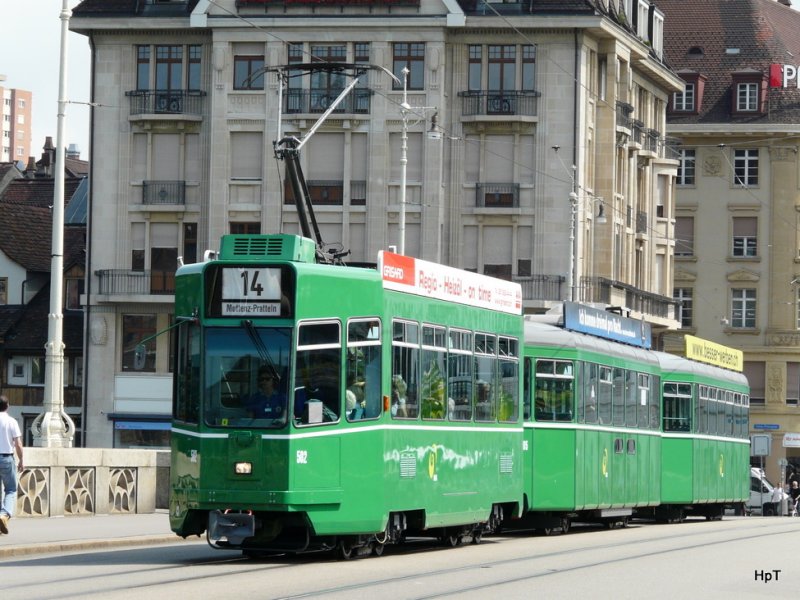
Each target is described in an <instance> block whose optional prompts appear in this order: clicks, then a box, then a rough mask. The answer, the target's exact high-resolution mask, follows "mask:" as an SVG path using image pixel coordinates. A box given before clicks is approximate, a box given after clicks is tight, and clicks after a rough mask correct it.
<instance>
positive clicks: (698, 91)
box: [670, 72, 706, 115]
mask: <svg viewBox="0 0 800 600" xmlns="http://www.w3.org/2000/svg"><path fill="white" fill-rule="evenodd" d="M678 75H679V76H680V77H681V78H683V80H684V81H685V82H686V85H685V87H684V88H683V91H682V92H675V93H674V94H672V102H671V104H670V109H671V111H672V112H673V113H683V114H692V115H696V114H698V113H699V112H700V108H701V106H702V101H703V89H704V87H705V81H706V78H705V77H703V76H702V75H700V73H692V72H689V73H678Z"/></svg>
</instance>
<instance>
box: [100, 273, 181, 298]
mask: <svg viewBox="0 0 800 600" xmlns="http://www.w3.org/2000/svg"><path fill="white" fill-rule="evenodd" d="M95 275H97V277H98V278H99V280H100V282H99V283H100V285H99V286H98V291H97V293H98V294H100V295H104V296H141V295H151V294H152V295H172V294H174V293H175V271H162V270H155V269H154V270H152V271H130V270H126V269H103V270H100V271H95Z"/></svg>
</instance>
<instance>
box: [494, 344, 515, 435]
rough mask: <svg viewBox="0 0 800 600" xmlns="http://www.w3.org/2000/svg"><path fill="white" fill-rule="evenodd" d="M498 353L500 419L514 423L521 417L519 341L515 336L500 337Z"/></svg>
mask: <svg viewBox="0 0 800 600" xmlns="http://www.w3.org/2000/svg"><path fill="white" fill-rule="evenodd" d="M497 355H498V367H499V369H498V371H499V375H500V386H499V388H498V389H499V394H500V397H499V398H498V411H497V412H498V419H499V420H500V421H501V422H503V423H514V422H516V421H517V419H518V418H519V394H518V390H519V342H518V341H517V340H515V339H514V338H507V337H500V338H498V340H497Z"/></svg>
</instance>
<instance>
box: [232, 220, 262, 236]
mask: <svg viewBox="0 0 800 600" xmlns="http://www.w3.org/2000/svg"><path fill="white" fill-rule="evenodd" d="M230 226H231V233H232V234H234V235H257V234H259V233H261V223H256V222H246V221H238V222H235V221H232V222H231V223H230Z"/></svg>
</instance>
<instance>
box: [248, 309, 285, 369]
mask: <svg viewBox="0 0 800 600" xmlns="http://www.w3.org/2000/svg"><path fill="white" fill-rule="evenodd" d="M242 326H243V327H244V330H245V331H246V332H247V335H248V336H250V340H251V341H252V342H253V347H255V349H256V352H258V356H259V358H261V362H263V363H265V364H266V365H267V366H268V367H269V370H270V371H271V375H272V376H273V377H275V381H280V380H281V377H280V373H278V369H277V368H276V367H275V363H274V362H273V360H272V357H271V356H270V355H269V350H267V347H266V346H265V345H264V341H263V340H262V339H261V336H260V335H258V331H256V328H255V326H254V325H253V322H252V321H251V320H250V319H243V320H242Z"/></svg>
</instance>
